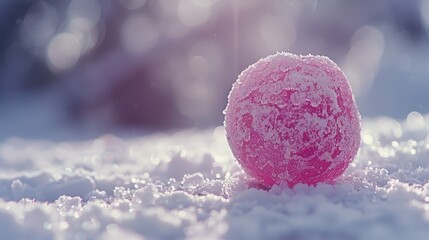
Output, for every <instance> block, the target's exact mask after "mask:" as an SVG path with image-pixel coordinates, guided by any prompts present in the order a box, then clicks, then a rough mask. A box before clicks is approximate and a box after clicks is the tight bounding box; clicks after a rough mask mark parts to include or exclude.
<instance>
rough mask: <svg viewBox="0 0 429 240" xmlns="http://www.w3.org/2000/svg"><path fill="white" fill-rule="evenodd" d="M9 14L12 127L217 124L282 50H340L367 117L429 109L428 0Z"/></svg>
mask: <svg viewBox="0 0 429 240" xmlns="http://www.w3.org/2000/svg"><path fill="white" fill-rule="evenodd" d="M0 19H1V20H2V21H0V29H1V30H0V31H1V33H2V36H5V37H3V38H2V39H0V51H1V53H2V55H1V56H2V59H1V63H0V100H1V101H2V102H1V104H0V112H4V114H3V115H4V116H6V115H7V118H6V117H4V119H9V120H8V124H11V125H10V126H9V125H8V129H12V130H9V131H3V132H8V133H7V134H5V136H6V135H8V134H9V135H11V134H12V135H17V136H19V135H25V134H27V133H28V132H31V131H27V130H26V131H19V129H20V127H19V126H20V125H23V124H26V123H27V120H26V119H25V118H23V117H22V116H25V115H26V114H34V112H41V113H45V114H44V115H45V116H46V118H40V120H38V119H39V118H34V121H32V122H31V125H34V126H45V125H46V123H45V122H49V123H57V124H56V125H57V126H61V131H52V132H67V129H71V128H74V127H76V128H81V129H84V130H83V132H84V133H85V134H86V133H94V134H95V133H96V132H99V133H104V132H112V131H117V130H118V129H132V130H130V131H131V132H133V131H135V130H136V129H143V131H156V130H168V129H177V128H188V127H199V128H205V127H212V126H219V125H221V124H222V122H223V115H222V111H223V109H224V108H225V106H226V100H227V95H228V91H229V90H230V88H231V84H232V83H233V82H234V81H235V80H236V79H237V76H238V74H239V73H240V72H241V71H242V70H244V69H245V68H246V67H247V66H249V65H250V64H252V63H254V62H255V61H257V60H258V59H260V58H262V57H265V56H267V55H269V54H274V53H276V52H279V51H290V52H293V53H297V54H303V55H305V54H321V55H326V56H328V57H330V58H331V59H332V60H334V61H335V62H337V63H338V64H339V66H340V67H341V68H342V69H343V70H344V72H345V74H346V75H347V77H348V78H349V80H350V83H351V86H352V88H353V91H354V93H355V96H356V100H357V103H358V105H359V109H360V112H361V113H362V116H363V117H364V118H365V117H376V116H380V115H386V116H389V117H393V118H395V119H397V118H399V119H405V120H407V119H414V118H415V114H414V112H418V113H420V114H421V115H422V116H424V115H425V114H426V113H427V112H429V104H428V103H429V101H427V92H428V91H429V81H428V78H427V74H426V68H427V66H428V64H429V57H428V56H429V1H428V0H419V1H412V2H405V1H404V2H402V1H387V0H382V1H376V2H374V1H352V0H346V1H344V0H333V1H328V2H324V1H318V0H287V1H286V0H275V1H269V2H266V1H258V0H233V1H227V0H177V1H170V0H106V1H101V0H61V1H53V0H45V1H39V0H35V1H8V2H7V4H6V2H5V3H4V4H0ZM22 106H25V107H22ZM11 109H13V110H14V111H12V110H11ZM26 109H33V111H29V110H26ZM6 112H11V113H14V114H15V115H13V114H6ZM411 113H413V114H411ZM409 114H411V115H409ZM3 115H1V114H0V117H2V116H3ZM48 118H49V119H48ZM410 121H411V120H410ZM411 122H413V123H414V122H415V121H411ZM63 127H64V128H63ZM13 129H15V130H13ZM38 129H43V127H39V128H38ZM63 130H64V131H63ZM118 131H119V130H118ZM43 132H46V131H42V130H37V128H36V127H35V128H34V134H33V135H37V134H36V133H40V134H41V135H43V134H44V133H43ZM69 132H76V134H78V133H77V132H78V131H74V130H72V131H69ZM53 134H54V133H53ZM9 135H8V136H9ZM47 135H48V134H47ZM64 135H66V133H64ZM367 141H370V140H369V139H367Z"/></svg>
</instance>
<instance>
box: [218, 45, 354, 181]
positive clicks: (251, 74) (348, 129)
mask: <svg viewBox="0 0 429 240" xmlns="http://www.w3.org/2000/svg"><path fill="white" fill-rule="evenodd" d="M225 129H226V134H227V138H228V143H229V145H230V147H231V150H232V152H233V154H234V156H235V157H236V159H237V160H238V162H239V163H240V165H241V166H242V168H243V169H244V171H245V172H247V173H248V174H249V175H250V176H252V177H254V178H255V179H257V180H259V181H261V183H262V184H263V185H266V186H272V185H273V184H280V183H282V182H284V183H287V184H288V185H289V186H294V185H295V184H297V183H306V184H316V183H318V182H328V181H331V180H333V179H334V178H336V177H338V176H340V175H341V174H342V173H344V171H345V170H346V168H347V167H348V166H349V164H350V162H351V161H352V160H353V158H354V157H355V155H356V153H357V151H358V149H359V145H360V129H361V127H360V115H359V112H358V109H357V107H356V103H355V100H354V97H353V93H352V90H351V88H350V85H349V83H348V81H347V79H346V77H345V75H344V73H343V72H342V71H341V70H340V68H339V67H338V66H337V65H336V64H335V63H334V62H332V61H331V60H330V59H329V58H327V57H324V56H312V55H308V56H298V55H294V54H290V53H278V54H276V55H272V56H269V57H267V58H264V59H261V60H259V61H258V62H256V63H255V64H253V65H251V66H249V67H248V68H247V69H246V70H244V71H243V72H242V73H241V74H240V76H239V77H238V80H237V82H236V83H235V84H234V85H233V87H232V90H231V92H230V94H229V97H228V105H227V107H226V109H225Z"/></svg>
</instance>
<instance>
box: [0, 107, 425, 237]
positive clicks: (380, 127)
mask: <svg viewBox="0 0 429 240" xmlns="http://www.w3.org/2000/svg"><path fill="white" fill-rule="evenodd" d="M428 122H429V115H428V116H422V115H420V114H419V113H416V112H413V113H410V114H409V116H408V118H407V120H406V121H401V122H399V121H397V120H394V119H391V118H377V119H368V120H364V123H363V132H362V139H363V142H362V147H361V150H360V152H359V155H358V157H357V159H356V160H355V161H354V162H353V164H352V165H351V166H350V167H349V169H348V170H347V172H346V173H345V174H344V176H342V177H340V178H339V179H338V180H337V181H336V183H335V184H334V185H330V184H319V185H317V186H315V187H314V186H306V185H297V186H295V187H294V189H288V188H287V187H285V186H275V187H273V188H272V189H270V190H264V189H258V188H257V187H256V186H255V184H254V183H252V181H250V180H248V179H246V177H245V175H244V174H243V173H242V172H241V170H240V168H239V167H238V165H237V164H236V162H235V160H234V158H233V156H232V155H231V153H230V150H229V148H228V145H227V143H226V140H225V135H224V129H223V128H222V127H218V128H216V129H211V130H204V131H201V130H186V131H182V132H179V133H176V134H173V135H165V134H157V135H150V136H145V137H141V138H134V139H122V138H119V137H115V136H113V135H105V136H102V137H100V138H98V139H95V140H93V141H76V142H48V141H36V140H21V139H8V140H5V141H3V142H2V143H0V168H1V170H0V239H77V240H83V239H183V238H187V239H294V240H295V239H417V240H418V239H428V238H427V236H428V235H429V182H428V179H429V161H428V160H429V159H428V157H429V135H428V133H429V126H428V125H427V124H426V123H428Z"/></svg>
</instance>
